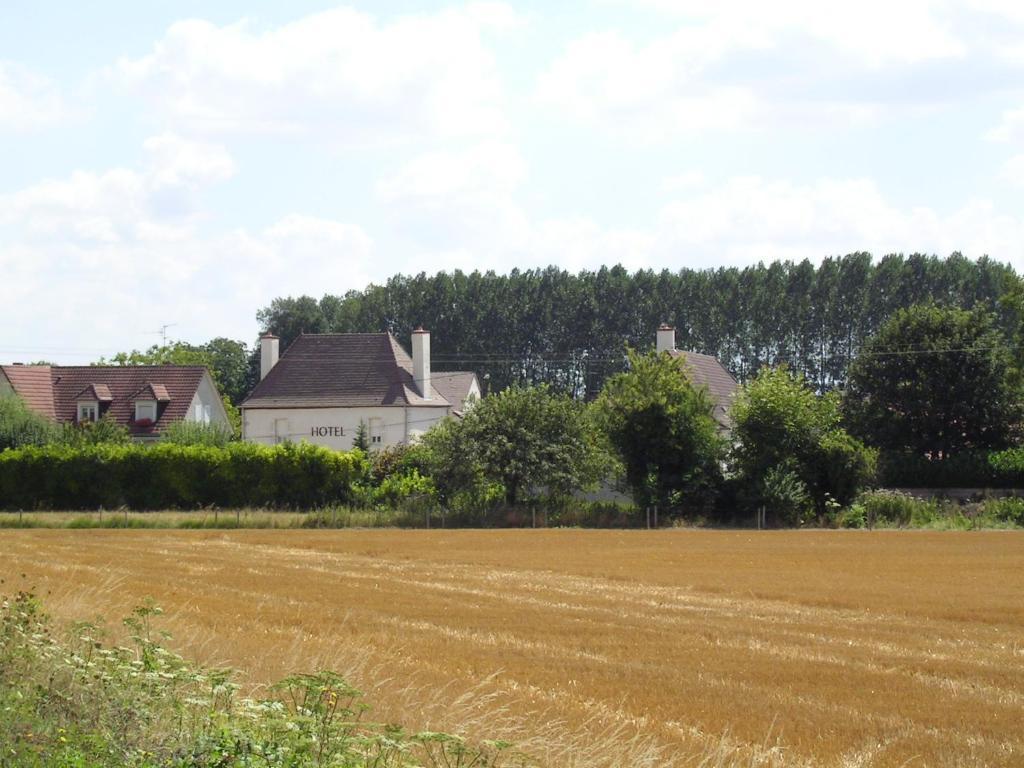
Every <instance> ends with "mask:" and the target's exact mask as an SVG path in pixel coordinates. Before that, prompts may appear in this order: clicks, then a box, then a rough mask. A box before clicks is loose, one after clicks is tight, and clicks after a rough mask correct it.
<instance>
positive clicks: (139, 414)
mask: <svg viewBox="0 0 1024 768" xmlns="http://www.w3.org/2000/svg"><path fill="white" fill-rule="evenodd" d="M135 421H137V422H138V421H148V422H150V423H153V422H155V421H156V400H136V401H135Z"/></svg>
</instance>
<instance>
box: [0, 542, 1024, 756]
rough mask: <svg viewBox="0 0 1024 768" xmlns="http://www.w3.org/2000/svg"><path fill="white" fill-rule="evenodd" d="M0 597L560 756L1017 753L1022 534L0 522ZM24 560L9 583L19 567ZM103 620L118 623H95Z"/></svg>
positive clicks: (254, 674) (1021, 743)
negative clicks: (34, 596) (169, 527)
mask: <svg viewBox="0 0 1024 768" xmlns="http://www.w3.org/2000/svg"><path fill="white" fill-rule="evenodd" d="M0 546H2V550H0V551H2V558H0V576H2V577H3V578H4V579H5V580H6V583H5V585H4V586H3V587H2V588H0V591H7V592H10V591H12V590H14V589H18V588H21V587H22V586H33V585H34V586H36V587H37V589H38V591H39V592H41V593H42V594H44V595H45V594H46V593H50V594H49V597H48V598H47V602H48V605H49V606H50V609H51V611H53V612H54V613H55V614H57V615H58V616H59V617H62V618H68V619H71V618H76V619H79V618H91V617H93V616H95V615H96V614H102V615H104V616H106V617H108V619H110V618H116V617H118V616H120V615H122V614H123V613H125V612H126V611H127V610H128V609H129V608H130V607H132V606H133V605H135V604H137V603H138V602H139V601H141V600H142V599H143V598H144V597H146V596H152V597H154V598H155V599H156V600H157V602H158V603H160V604H161V605H162V606H163V607H164V609H165V611H166V615H165V616H164V617H163V618H164V619H165V621H164V625H165V627H166V628H167V629H169V630H170V631H171V632H172V633H173V635H174V641H173V643H172V644H174V645H176V646H177V647H178V648H179V649H180V650H182V651H184V652H185V653H186V654H188V655H190V656H192V657H195V658H197V659H199V660H201V661H203V662H206V663H225V664H230V665H232V666H235V667H237V668H238V669H239V670H240V673H241V674H242V676H243V679H245V680H246V681H248V682H249V683H252V684H254V685H255V686H258V684H261V683H264V682H269V681H272V680H274V679H276V678H278V677H281V676H283V675H284V674H286V673H288V672H293V671H307V670H312V669H314V668H321V667H330V668H334V669H336V670H338V671H340V672H342V673H344V674H346V675H348V676H349V677H350V679H351V680H352V681H353V682H355V683H357V684H358V685H360V686H361V687H363V689H364V690H366V691H367V693H368V697H369V699H370V701H371V702H372V704H373V706H374V714H375V716H377V717H379V718H386V719H390V720H396V721H402V722H404V723H406V724H407V725H409V726H411V727H422V728H437V729H449V730H456V731H460V732H463V733H466V734H467V735H470V736H471V737H475V738H487V737H490V738H512V739H514V740H515V741H517V743H519V744H520V745H522V746H523V747H524V748H525V749H527V750H528V751H530V752H531V753H532V754H534V755H536V756H537V757H538V758H539V759H540V761H541V763H542V764H545V765H551V766H675V765H679V766H682V765H693V764H702V763H703V764H705V765H733V764H735V765H747V766H750V765H787V766H788V765H797V766H799V765H822V766H868V765H872V766H874V765H879V766H890V765H892V766H902V765H907V766H918V765H928V766H939V765H956V766H968V765H971V766H973V765H993V766H1020V765H1024V535H1021V534H1018V533H1000V532H991V533H982V532H972V533H925V532H880V531H879V532H852V531H851V532H839V531H822V532H764V533H756V532H718V531H655V532H642V531H573V530H564V531H562V530H552V531H394V530H388V531H351V530H346V531H258V530H251V531H233V532H224V531H116V530H114V531H104V530H90V531H67V530H26V531H3V532H0ZM22 574H24V576H22ZM111 624H112V625H113V624H115V622H111Z"/></svg>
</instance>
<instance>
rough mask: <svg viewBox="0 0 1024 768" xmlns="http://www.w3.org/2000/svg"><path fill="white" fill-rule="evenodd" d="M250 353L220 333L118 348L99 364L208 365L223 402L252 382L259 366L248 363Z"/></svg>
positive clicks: (241, 394)
mask: <svg viewBox="0 0 1024 768" xmlns="http://www.w3.org/2000/svg"><path fill="white" fill-rule="evenodd" d="M251 356H252V355H251V353H250V352H249V350H248V349H247V348H246V346H245V344H243V343H242V342H240V341H234V340H232V339H227V338H224V337H218V338H216V339H211V340H210V341H208V342H207V343H206V344H198V345H197V344H189V343H187V342H184V341H173V342H171V343H170V344H165V345H158V344H154V345H153V346H152V347H150V348H149V349H147V350H144V351H140V350H138V349H133V350H132V351H131V352H119V353H118V354H116V355H114V356H113V357H111V358H110V359H109V360H107V359H105V358H101V359H100V361H99V363H98V364H99V365H204V366H206V367H207V368H209V369H210V374H211V375H212V376H213V380H214V382H216V384H217V388H218V389H219V390H220V393H221V394H222V395H223V396H224V397H225V399H226V403H225V405H231V406H235V405H238V403H240V402H241V401H242V400H243V399H244V398H245V396H246V395H247V394H248V392H249V390H250V389H252V388H253V386H255V384H256V381H257V380H258V376H259V369H258V368H256V369H255V370H254V369H253V366H252V365H251V363H250V358H251Z"/></svg>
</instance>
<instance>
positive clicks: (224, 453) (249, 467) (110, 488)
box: [0, 443, 369, 510]
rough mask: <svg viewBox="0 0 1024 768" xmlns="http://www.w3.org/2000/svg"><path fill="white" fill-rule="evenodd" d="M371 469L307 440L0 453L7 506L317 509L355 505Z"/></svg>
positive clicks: (1, 495)
mask: <svg viewBox="0 0 1024 768" xmlns="http://www.w3.org/2000/svg"><path fill="white" fill-rule="evenodd" d="M368 472H369V463H368V461H367V459H366V456H365V455H364V454H363V453H362V452H360V451H352V452H351V453H344V452H339V451H332V450H330V449H327V448H323V447H320V446H314V445H309V444H306V443H301V444H297V445H294V444H290V443H286V444H283V445H278V446H273V447H268V446H262V445H254V444H252V443H232V444H230V445H228V446H225V447H215V446H201V445H173V444H161V445H155V446H152V447H147V446H141V445H94V446H85V447H79V448H72V447H68V446H62V445H48V446H41V447H36V446H31V447H25V448H20V449H17V450H11V451H4V452H2V453H0V508H3V509H7V510H17V509H69V510H71V509H74V510H79V509H81V510H86V509H99V508H101V507H102V508H106V509H113V508H117V507H122V506H124V507H128V508H129V509H137V510H146V509H195V508H197V507H207V506H214V505H215V506H219V507H272V508H279V509H310V508H314V507H319V506H323V505H325V504H335V503H340V504H347V503H350V502H351V501H352V500H353V499H354V497H355V494H356V491H357V489H358V487H359V485H360V484H361V483H363V482H364V481H365V479H366V478H367V476H368Z"/></svg>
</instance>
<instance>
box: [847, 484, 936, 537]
mask: <svg viewBox="0 0 1024 768" xmlns="http://www.w3.org/2000/svg"><path fill="white" fill-rule="evenodd" d="M857 503H858V505H859V506H861V507H863V509H864V518H865V522H866V524H867V526H868V527H869V528H872V527H874V526H897V527H906V526H911V527H915V528H920V527H926V526H928V525H931V524H932V523H934V522H935V521H936V520H938V519H939V518H940V517H944V516H948V515H949V513H950V512H951V511H952V510H951V505H950V504H948V503H945V502H940V501H936V500H934V499H932V500H928V501H926V500H924V499H919V498H917V497H915V496H911V495H910V494H907V493H901V492H900V491H884V490H882V491H869V492H867V493H863V494H861V496H860V498H859V499H858V500H857Z"/></svg>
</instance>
